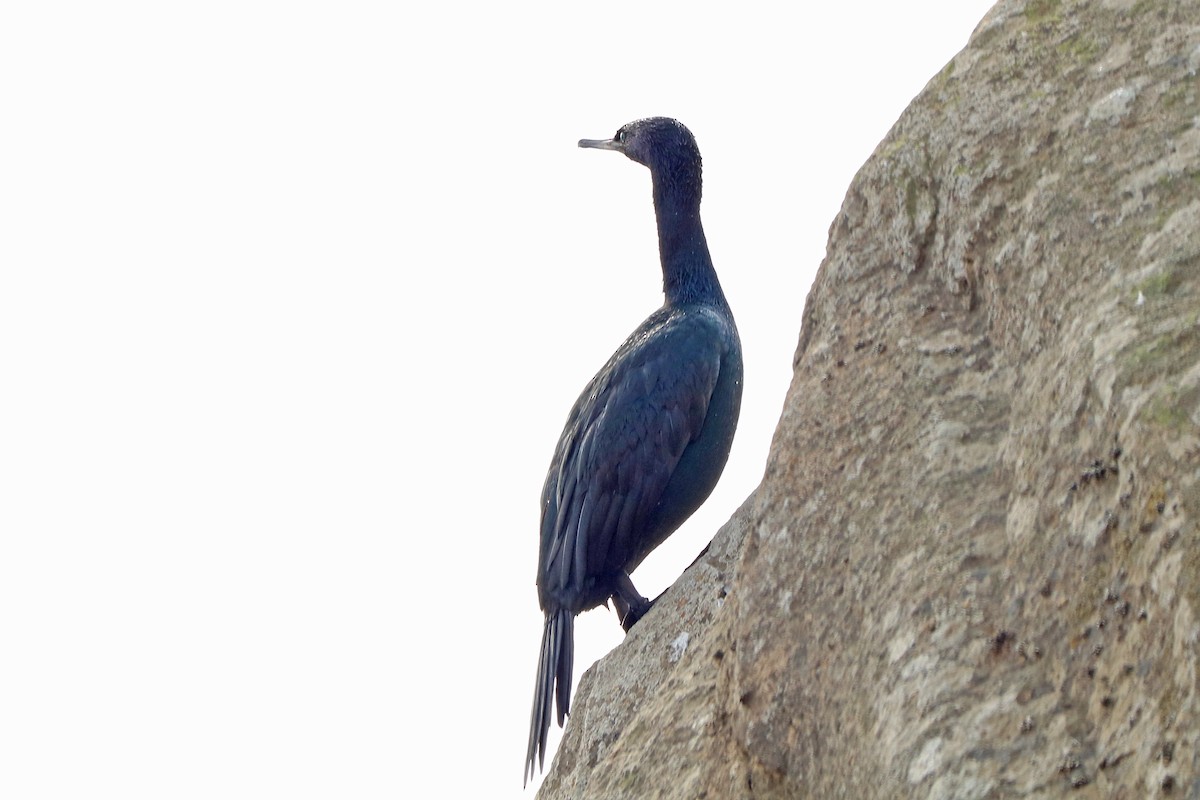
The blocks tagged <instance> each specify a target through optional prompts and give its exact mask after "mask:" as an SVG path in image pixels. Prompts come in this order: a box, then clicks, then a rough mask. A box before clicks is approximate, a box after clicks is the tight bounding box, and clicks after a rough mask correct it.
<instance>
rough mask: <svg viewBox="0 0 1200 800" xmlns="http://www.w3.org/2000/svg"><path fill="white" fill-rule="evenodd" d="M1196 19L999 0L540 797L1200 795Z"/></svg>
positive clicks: (1103, 1) (576, 720)
mask: <svg viewBox="0 0 1200 800" xmlns="http://www.w3.org/2000/svg"><path fill="white" fill-rule="evenodd" d="M1198 94H1200V0H1182V1H1181V2H1166V1H1165V0H1136V2H1135V1H1134V0H1093V2H1082V1H1074V2H1073V1H1071V0H1026V1H1024V2H1023V1H1022V0H1002V1H1001V2H1000V3H999V4H998V5H997V6H996V7H995V8H994V9H993V10H992V11H991V12H990V13H989V14H988V16H987V17H986V18H985V19H984V20H983V22H981V23H980V25H979V27H978V28H977V29H976V31H975V33H974V35H973V36H972V39H971V41H970V43H969V44H968V46H967V47H966V49H965V50H963V52H961V53H960V54H959V55H958V56H957V57H955V59H954V60H953V61H952V62H951V63H950V64H949V65H947V66H946V68H945V69H944V70H943V71H942V72H941V73H940V74H939V75H938V76H937V77H935V78H934V79H933V80H932V81H931V82H930V83H929V85H928V86H927V87H926V89H925V91H924V92H923V93H922V94H921V96H920V97H918V98H917V99H916V100H915V101H914V102H913V104H912V106H911V107H910V108H909V109H908V110H907V111H906V112H905V114H904V115H903V116H902V117H901V119H900V120H899V121H898V122H897V124H896V126H895V127H894V128H893V130H892V131H891V132H890V133H889V135H888V136H887V138H886V139H885V140H884V141H883V142H882V143H881V144H880V145H879V148H878V149H877V151H876V152H875V154H874V155H873V156H872V157H871V159H870V161H869V162H868V163H867V164H866V165H865V166H864V167H863V169H862V170H861V171H860V173H859V174H858V176H857V177H856V178H855V180H854V183H853V185H852V186H851V187H850V190H849V192H848V194H847V197H846V200H845V203H844V205H843V207H842V210H841V212H840V214H839V215H838V218H837V219H836V220H835V221H834V223H833V226H832V228H831V231H830V239H829V249H828V255H827V257H826V259H825V262H824V263H823V265H822V266H821V270H820V273H819V275H818V277H817V280H816V282H815V284H814V286H813V288H812V291H811V293H810V295H809V297H808V301H807V304H806V306H805V310H804V318H803V321H802V326H801V333H800V343H799V347H798V349H797V352H796V357H795V377H794V379H793V382H792V386H791V390H790V393H789V398H788V402H787V404H786V408H785V411H784V414H783V417H782V419H781V420H780V423H779V427H778V430H777V432H776V436H775V441H774V443H773V446H772V453H771V457H770V460H769V463H768V465H767V470H766V475H765V477H764V480H763V483H762V485H761V486H760V487H759V489H758V490H757V491H756V492H755V494H754V495H753V496H751V497H750V499H749V500H747V502H746V503H745V505H744V506H743V507H742V508H741V509H740V510H739V511H738V512H737V514H736V515H735V516H734V518H733V519H732V520H731V521H730V523H729V524H728V525H727V526H726V527H725V528H723V529H722V530H721V532H720V533H718V535H717V537H716V539H714V541H713V543H712V545H711V546H710V548H709V549H708V550H707V551H706V553H705V554H703V555H702V557H701V558H700V559H699V560H698V561H697V563H696V564H695V565H693V566H692V567H691V568H690V569H689V570H688V572H687V573H686V574H685V575H684V576H683V577H682V578H681V579H680V581H679V582H678V583H677V584H676V585H675V586H674V587H672V589H671V591H670V592H669V594H667V595H666V597H665V598H664V600H663V601H662V602H661V603H660V605H659V606H658V607H656V608H655V610H654V611H653V612H652V613H651V614H650V615H648V616H647V617H646V618H645V620H643V621H642V622H641V623H639V625H638V626H637V627H636V628H635V629H634V630H633V632H632V633H631V634H630V636H629V637H628V638H627V639H626V641H625V642H624V643H623V644H622V645H621V646H620V647H618V648H617V649H616V650H615V651H614V652H613V653H611V654H610V655H609V656H607V657H606V658H604V659H603V660H602V661H600V662H599V663H598V664H597V665H596V666H595V667H594V668H592V669H591V670H590V671H589V672H588V673H587V674H586V675H585V676H584V679H583V681H582V683H581V685H580V687H579V691H578V694H577V696H576V699H575V703H574V714H573V715H572V717H571V719H570V723H569V725H568V728H567V733H566V736H565V738H564V741H563V744H562V746H561V748H560V750H559V753H558V756H557V758H556V759H555V762H554V765H553V768H552V770H551V772H550V774H549V775H548V776H547V779H546V781H545V783H544V784H543V788H542V790H541V794H540V795H539V796H540V797H542V798H543V800H547V799H548V798H583V797H587V798H590V797H604V798H626V797H628V798H656V797H670V798H702V797H704V798H785V797H786V798H793V797H813V798H835V797H848V798H875V797H878V798H891V797H922V798H924V797H928V798H985V797H986V798H992V797H1061V796H1070V797H1079V798H1091V797H1104V798H1142V797H1152V796H1154V797H1156V796H1160V795H1161V796H1178V797H1200V749H1198V744H1200V741H1198V740H1200V670H1198V666H1200V665H1198V663H1197V657H1198V655H1200V531H1198V529H1197V523H1196V521H1197V519H1198V518H1200V98H1198Z"/></svg>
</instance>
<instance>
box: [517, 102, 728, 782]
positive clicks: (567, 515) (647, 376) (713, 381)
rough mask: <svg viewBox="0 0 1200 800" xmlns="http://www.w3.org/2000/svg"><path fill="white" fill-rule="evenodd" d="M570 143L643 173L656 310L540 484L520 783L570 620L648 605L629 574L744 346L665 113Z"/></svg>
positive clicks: (703, 467) (597, 385)
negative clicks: (538, 621) (656, 272)
mask: <svg viewBox="0 0 1200 800" xmlns="http://www.w3.org/2000/svg"><path fill="white" fill-rule="evenodd" d="M579 146H580V147H591V148H597V149H600V150H616V151H617V152H618V153H624V154H625V155H626V156H627V157H628V158H630V159H632V160H633V161H636V162H638V163H639V164H644V165H645V166H647V167H649V168H650V178H651V181H652V183H653V187H654V213H655V216H656V217H657V219H658V250H659V257H660V259H661V261H662V271H663V294H664V295H665V302H664V303H663V306H662V308H660V309H659V310H657V311H655V312H654V313H653V314H651V315H650V317H649V318H648V319H647V320H646V321H645V322H643V323H642V324H641V325H640V326H638V329H637V330H635V331H634V332H633V333H632V334H631V335H630V336H629V338H628V339H626V340H625V342H624V343H623V344H622V345H621V346H620V347H619V348H617V352H616V353H614V354H613V356H612V358H610V359H609V360H608V363H607V364H605V365H604V366H603V367H601V368H600V371H599V372H598V373H597V374H596V377H594V378H592V380H591V382H590V383H589V384H588V385H587V387H586V388H585V389H584V390H583V394H581V395H580V396H579V399H578V400H577V401H575V406H574V408H572V409H571V413H570V415H569V416H568V417H567V424H566V427H565V428H564V429H563V432H562V437H561V438H560V439H559V441H558V446H557V448H555V451H554V459H553V460H552V461H551V462H550V470H549V472H548V473H547V475H546V484H545V487H544V488H543V489H542V522H541V547H540V550H539V553H538V577H537V586H538V599H539V601H540V602H541V606H542V610H543V611H544V612H545V614H546V626H545V629H544V632H543V634H542V647H541V655H540V657H539V659H538V671H537V685H536V688H535V690H534V696H533V712H532V715H531V719H530V726H529V749H528V751H527V755H526V765H525V766H526V769H525V780H526V782H528V780H529V778H530V777H531V776H532V775H533V771H534V762H535V759H536V761H537V762H538V764H539V765H540V766H541V767H542V768H544V766H545V760H546V736H547V734H548V732H549V730H550V713H551V705H552V704H553V702H554V696H555V687H556V685H557V709H558V724H559V726H560V727H561V726H562V724H563V721H564V719H565V717H566V715H567V713H568V710H569V707H570V700H571V669H572V661H573V656H574V623H575V615H576V614H578V613H580V612H581V611H586V610H588V609H590V608H595V607H596V606H599V605H602V604H603V605H607V603H608V599H609V598H610V597H611V598H612V600H613V604H614V606H615V608H616V611H617V614H618V615H619V616H620V619H621V625H622V627H623V628H624V629H625V630H626V631H628V630H629V629H630V628H631V627H632V626H633V624H634V623H635V622H637V620H638V619H640V618H641V616H642V615H643V614H645V613H646V612H647V611H648V610H649V609H650V605H651V602H650V601H649V600H647V599H646V598H644V597H642V596H641V595H640V594H639V593H638V591H637V590H636V589H635V588H634V586H633V582H632V581H631V580H630V578H629V573H630V572H632V571H633V569H634V568H635V567H637V565H638V564H640V563H641V561H642V559H644V558H645V557H646V556H647V555H648V554H649V553H650V551H651V550H653V549H654V548H655V547H657V546H658V545H659V544H661V543H662V542H663V540H665V539H666V538H667V537H668V536H669V535H671V533H673V532H674V531H675V529H676V528H678V527H679V525H680V524H681V523H682V522H683V521H684V520H685V519H687V518H688V517H689V516H691V514H692V512H693V511H695V510H696V509H697V508H698V507H699V506H700V504H701V503H703V502H704V500H705V499H706V498H707V497H708V495H709V493H710V492H711V491H712V489H713V487H714V486H715V485H716V483H717V479H718V478H719V477H720V476H721V471H722V470H723V469H724V468H725V461H726V459H727V458H728V456H729V447H730V444H731V443H732V442H733V432H734V429H735V428H736V427H737V419H738V411H739V409H740V407H741V400H742V349H741V342H740V341H739V339H738V333H737V327H736V326H735V325H734V322H733V314H732V313H731V312H730V310H729V304H728V303H727V302H726V301H725V294H724V293H723V292H722V291H721V284H720V283H719V282H718V281H717V273H716V271H715V270H714V269H713V264H712V259H711V258H710V256H709V254H708V244H707V242H706V241H705V238H704V229H703V228H702V227H701V224H700V184H701V180H700V150H699V148H698V147H697V146H696V140H695V138H693V136H692V134H691V132H690V131H689V130H688V129H687V128H685V127H684V126H683V125H682V124H681V123H679V122H677V121H675V120H673V119H667V118H665V117H651V118H649V119H642V120H637V121H636V122H631V123H629V124H628V125H624V126H622V127H621V129H620V130H618V131H617V133H616V135H615V136H614V137H613V138H611V139H602V140H595V139H583V140H580V142H579Z"/></svg>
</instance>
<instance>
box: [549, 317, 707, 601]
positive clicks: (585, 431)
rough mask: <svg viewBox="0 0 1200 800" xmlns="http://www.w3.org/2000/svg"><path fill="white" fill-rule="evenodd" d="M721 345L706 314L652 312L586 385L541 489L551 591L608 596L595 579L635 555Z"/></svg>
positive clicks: (693, 425) (699, 408) (698, 425)
mask: <svg viewBox="0 0 1200 800" xmlns="http://www.w3.org/2000/svg"><path fill="white" fill-rule="evenodd" d="M722 342H723V337H722V332H721V328H720V323H719V322H718V321H716V320H714V319H712V318H710V317H709V316H708V315H705V314H693V315H688V316H684V315H679V316H671V315H665V316H664V317H663V318H662V319H660V320H657V321H656V320H655V318H654V317H652V318H651V319H650V320H648V321H647V325H643V326H642V328H639V330H638V332H636V333H635V334H634V335H633V336H631V337H630V338H629V339H628V340H627V341H626V342H625V343H624V344H623V345H622V346H621V348H620V349H618V351H617V352H616V353H615V354H614V355H613V357H612V358H611V359H610V360H609V362H608V363H607V364H606V365H605V366H604V368H603V369H601V371H600V372H599V373H598V374H597V375H596V377H595V378H594V379H593V380H592V382H591V383H590V384H589V385H588V387H587V388H586V389H585V390H584V392H583V394H582V395H581V396H580V398H579V400H578V401H577V402H576V404H575V407H574V408H573V409H572V410H571V415H570V417H569V418H568V420H567V426H566V429H565V430H564V431H563V435H562V438H561V439H560V441H559V445H558V450H557V451H556V453H555V458H554V461H553V462H552V464H551V467H550V472H549V474H548V475H547V476H546V486H545V489H544V490H543V494H542V500H543V518H542V553H541V563H540V565H539V566H540V569H539V575H538V578H539V586H540V587H541V590H542V593H543V597H545V596H546V595H547V594H550V595H554V594H558V593H560V592H567V593H574V594H575V596H576V597H577V598H578V599H579V600H580V601H581V602H583V601H590V603H591V604H593V605H594V604H596V603H599V602H601V601H602V600H603V598H589V597H587V594H588V592H589V589H590V587H589V586H588V582H589V580H595V579H596V578H599V577H601V576H602V575H604V574H605V572H606V571H611V570H617V569H622V568H623V563H619V562H620V561H621V560H622V559H626V558H628V557H629V556H630V555H631V554H632V550H633V548H634V545H635V544H636V540H635V537H638V536H640V535H643V530H642V528H643V525H644V524H645V521H646V520H647V518H648V517H649V516H650V514H651V512H652V511H653V510H654V508H655V506H657V505H658V503H659V501H660V500H661V499H662V496H663V490H664V489H665V488H666V486H667V483H668V481H670V479H671V475H672V474H673V473H674V471H675V467H676V465H678V463H679V459H680V457H681V456H682V455H683V452H684V450H685V449H686V448H687V446H688V444H690V443H691V442H692V441H693V440H694V439H696V437H698V436H699V435H700V432H701V429H702V428H703V427H704V420H705V417H706V415H707V413H708V404H709V400H710V399H711V398H712V393H713V389H714V387H715V386H716V384H717V377H718V375H719V373H720V371H721V356H722V346H723V345H722ZM614 561H616V562H618V563H614ZM543 602H544V601H543Z"/></svg>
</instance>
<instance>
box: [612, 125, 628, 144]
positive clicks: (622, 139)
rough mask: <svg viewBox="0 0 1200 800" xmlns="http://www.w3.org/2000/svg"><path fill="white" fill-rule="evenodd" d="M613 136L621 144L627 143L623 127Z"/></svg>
mask: <svg viewBox="0 0 1200 800" xmlns="http://www.w3.org/2000/svg"><path fill="white" fill-rule="evenodd" d="M613 138H614V139H616V140H617V141H618V142H620V143H621V144H625V129H624V128H621V129H620V130H619V131H617V135H616V136H614V137H613Z"/></svg>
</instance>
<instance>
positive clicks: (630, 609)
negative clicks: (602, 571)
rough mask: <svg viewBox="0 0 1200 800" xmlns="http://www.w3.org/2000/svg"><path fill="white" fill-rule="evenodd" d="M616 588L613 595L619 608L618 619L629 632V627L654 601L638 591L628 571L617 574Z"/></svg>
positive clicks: (617, 608)
mask: <svg viewBox="0 0 1200 800" xmlns="http://www.w3.org/2000/svg"><path fill="white" fill-rule="evenodd" d="M616 589H617V590H616V591H615V592H613V595H612V600H613V606H614V607H615V608H616V610H617V619H619V620H621V627H622V628H624V629H625V632H626V633H629V629H630V628H632V627H633V626H634V625H635V624H636V623H637V621H638V620H639V619H641V618H642V617H643V616H645V614H646V612H647V611H649V610H650V607H651V606H653V605H654V603H653V602H651V601H650V600H647V599H646V598H644V597H642V596H641V594H639V593H638V590H637V589H636V588H634V585H633V581H632V580H631V579H630V578H629V573H628V572H624V571H622V572H620V573H619V574H618V575H617V586H616Z"/></svg>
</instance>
